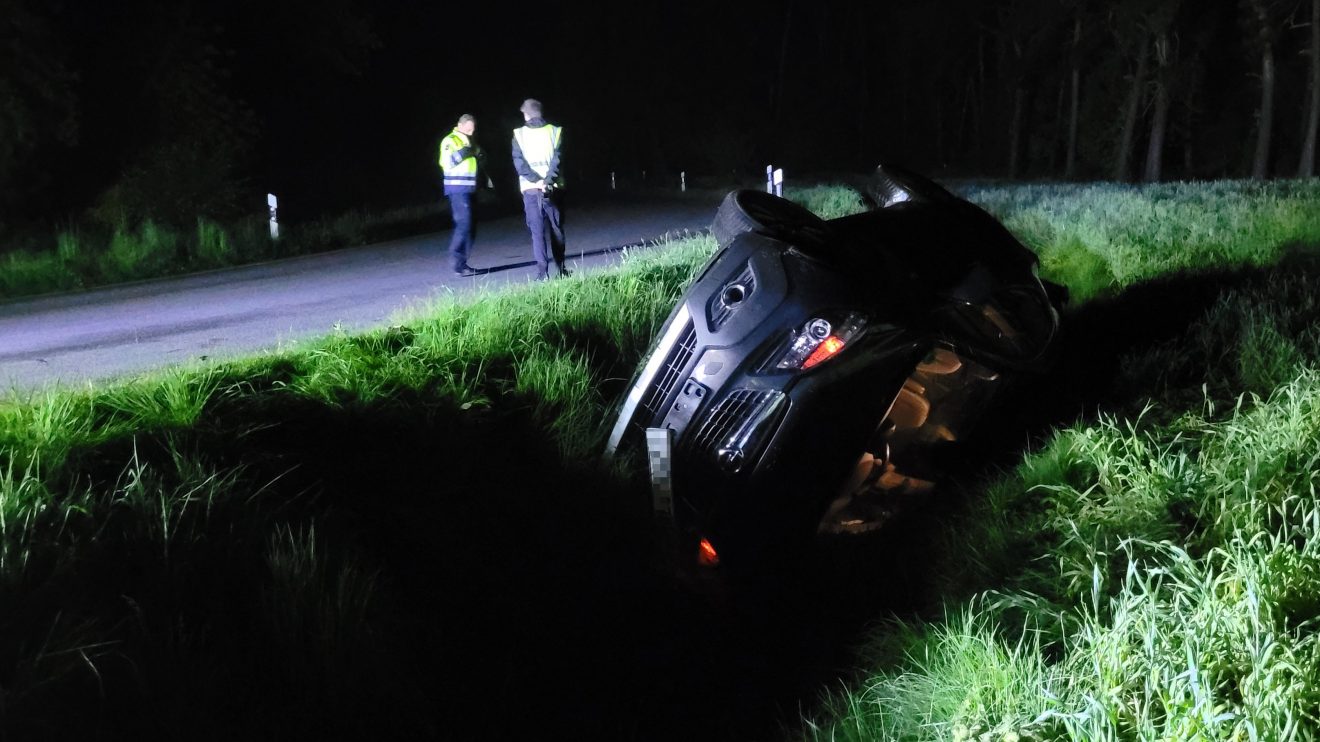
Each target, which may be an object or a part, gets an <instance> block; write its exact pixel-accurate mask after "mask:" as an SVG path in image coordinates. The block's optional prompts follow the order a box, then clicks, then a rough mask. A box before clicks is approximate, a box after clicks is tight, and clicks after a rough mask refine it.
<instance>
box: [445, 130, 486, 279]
mask: <svg viewBox="0 0 1320 742" xmlns="http://www.w3.org/2000/svg"><path fill="white" fill-rule="evenodd" d="M476 132H477V120H476V119H474V118H472V115H471V114H467V113H465V114H463V115H462V116H459V117H458V125H457V126H455V127H454V130H453V131H451V132H449V133H448V134H446V135H445V137H444V138H443V139H441V140H440V157H439V162H440V169H441V170H443V171H444V174H445V195H446V196H448V197H449V213H450V215H451V216H452V217H453V218H454V236H453V237H452V238H450V240H449V260H450V266H451V267H452V268H453V269H454V275H456V276H475V275H477V273H478V271H477V269H475V268H473V267H472V266H470V265H468V262H467V259H468V253H469V252H471V250H472V243H473V239H474V235H475V225H474V222H473V218H472V197H473V194H475V193H476V192H477V158H478V157H479V156H480V155H481V148H480V147H478V146H477V145H476V143H475V142H474V141H473V140H472V136H473V135H474V134H476Z"/></svg>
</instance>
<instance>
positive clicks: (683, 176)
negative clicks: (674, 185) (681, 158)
mask: <svg viewBox="0 0 1320 742" xmlns="http://www.w3.org/2000/svg"><path fill="white" fill-rule="evenodd" d="M678 190H680V191H682V192H683V193H687V171H686V170H683V171H681V172H679V174H678Z"/></svg>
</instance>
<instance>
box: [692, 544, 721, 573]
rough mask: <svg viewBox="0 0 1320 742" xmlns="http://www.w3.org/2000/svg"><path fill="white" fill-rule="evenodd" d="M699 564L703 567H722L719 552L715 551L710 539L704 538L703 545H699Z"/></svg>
mask: <svg viewBox="0 0 1320 742" xmlns="http://www.w3.org/2000/svg"><path fill="white" fill-rule="evenodd" d="M697 564H700V565H701V566H703V567H718V566H720V555H719V552H717V551H715V547H714V546H713V545H712V544H711V543H710V539H706V538H703V539H701V543H699V544H697Z"/></svg>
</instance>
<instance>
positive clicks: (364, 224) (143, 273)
mask: <svg viewBox="0 0 1320 742" xmlns="http://www.w3.org/2000/svg"><path fill="white" fill-rule="evenodd" d="M448 226H449V212H448V207H447V206H445V204H444V203H443V202H439V203H436V204H432V205H429V206H417V207H410V208H400V209H392V210H389V211H383V212H373V213H364V212H358V211H353V212H348V213H345V214H340V215H338V216H335V217H327V218H322V219H313V220H306V221H303V222H301V223H298V222H295V223H291V224H290V223H285V224H282V225H281V229H282V231H281V236H280V239H278V240H272V239H271V237H270V228H269V223H268V222H267V221H266V220H265V219H264V218H256V219H248V220H246V221H240V222H236V223H232V224H218V223H215V222H212V221H209V220H205V219H199V220H198V221H197V227H196V229H195V230H181V229H177V228H171V227H167V226H162V225H159V224H155V223H153V222H146V223H143V224H141V225H138V226H136V227H127V226H125V227H119V228H115V229H110V230H106V229H97V228H92V227H86V228H69V229H66V230H63V231H60V232H58V233H56V234H54V235H53V236H52V237H51V238H50V240H49V244H42V243H38V244H34V245H31V246H28V247H25V248H20V249H12V250H0V300H4V299H13V298H17V297H22V296H33V295H36V294H45V293H50V292H55V291H74V290H77V289H88V288H94V287H97V286H105V285H109V284H114V283H123V282H127V281H140V280H146V279H149V278H160V277H162V276H169V275H176V274H180V273H189V272H195V271H201V270H209V269H212V268H226V267H229V266H234V265H243V264H248V263H256V262H261V261H264V260H274V259H278V258H286V257H290V256H293V255H303V254H307V253H312V252H317V251H323V250H334V249H338V248H344V247H354V246H357V245H365V244H368V243H370V242H380V241H384V240H390V239H394V238H397V237H404V236H410V235H414V234H418V233H419V232H434V231H438V230H441V229H444V228H447V227H448ZM5 247H8V246H5Z"/></svg>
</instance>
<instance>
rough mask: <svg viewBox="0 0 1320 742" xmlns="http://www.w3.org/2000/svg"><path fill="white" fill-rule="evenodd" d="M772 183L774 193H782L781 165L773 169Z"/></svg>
mask: <svg viewBox="0 0 1320 742" xmlns="http://www.w3.org/2000/svg"><path fill="white" fill-rule="evenodd" d="M774 184H775V195H776V196H782V195H784V169H783V168H782V167H781V168H779V169H778V170H776V171H775V177H774Z"/></svg>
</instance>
